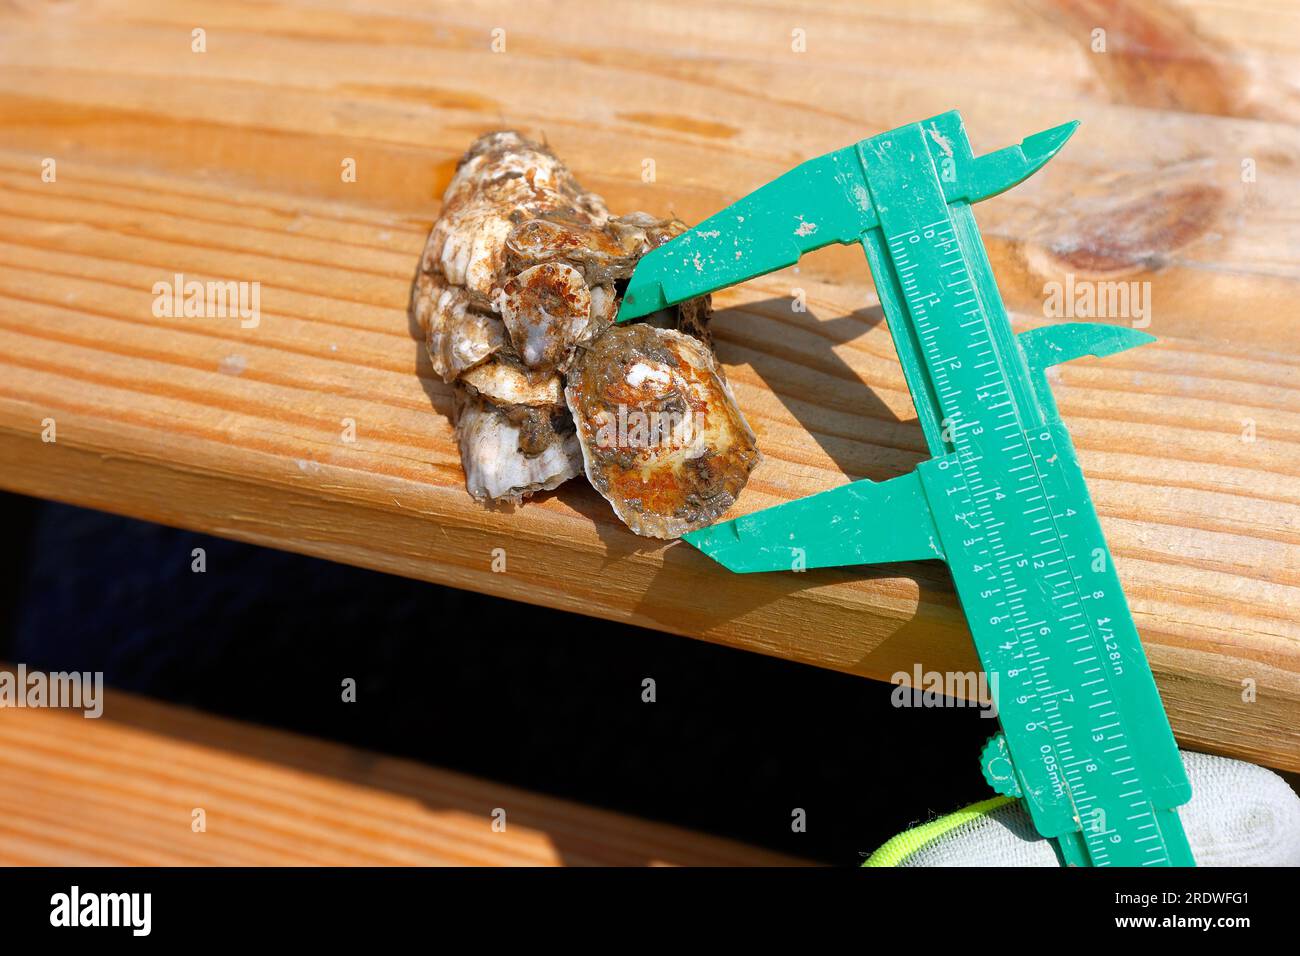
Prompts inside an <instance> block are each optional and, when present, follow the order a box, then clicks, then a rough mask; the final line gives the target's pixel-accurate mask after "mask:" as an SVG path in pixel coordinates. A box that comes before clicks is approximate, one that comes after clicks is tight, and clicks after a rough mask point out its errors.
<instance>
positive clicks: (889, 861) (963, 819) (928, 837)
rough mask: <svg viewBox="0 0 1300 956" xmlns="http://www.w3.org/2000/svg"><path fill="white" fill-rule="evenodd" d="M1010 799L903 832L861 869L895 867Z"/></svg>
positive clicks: (976, 805) (983, 804)
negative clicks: (929, 844)
mask: <svg viewBox="0 0 1300 956" xmlns="http://www.w3.org/2000/svg"><path fill="white" fill-rule="evenodd" d="M1014 799H1015V798H1014V797H990V798H989V799H988V800H981V801H980V802H979V803H972V804H971V805H970V806H969V807H962V808H961V809H960V810H958V811H956V812H955V813H950V814H948V815H947V816H942V817H939V818H938V819H937V820H931V821H930V822H929V823H923V824H921V825H920V826H919V827H912V829H910V830H904V831H903V832H902V833H900V834H898V836H896V837H893V838H891V839H890V840H889V841H888V842H887V843H885V844H884V845H883V846H882V847H881V848H880V849H878V850H877V851H876V852H875V853H873V854H871V856H869V857H867V859H866V862H864V863H863V864H862V865H863V866H898V865H899V864H900V863H902V862H903V861H904V860H906V859H907V858H908V857H909V856H911V855H912V854H913V853H915V852H916V851H917V850H919V849H921V848H922V847H923V846H925V845H926V844H928V843H931V842H933V841H934V840H937V839H938V838H939V837H941V836H943V835H944V834H945V833H947V832H949V831H950V830H955V829H956V828H957V827H959V826H961V825H962V824H963V823H970V822H971V821H972V820H978V819H979V818H980V817H982V816H985V815H987V814H989V813H992V812H993V811H994V810H996V809H997V808H998V807H1002V806H1006V805H1007V804H1008V803H1010V802H1011V801H1012V800H1014Z"/></svg>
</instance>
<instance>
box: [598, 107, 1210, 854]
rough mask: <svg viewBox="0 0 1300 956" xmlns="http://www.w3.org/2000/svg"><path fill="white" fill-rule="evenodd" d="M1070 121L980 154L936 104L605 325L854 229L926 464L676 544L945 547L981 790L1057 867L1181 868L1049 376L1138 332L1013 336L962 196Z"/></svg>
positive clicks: (710, 231)
mask: <svg viewBox="0 0 1300 956" xmlns="http://www.w3.org/2000/svg"><path fill="white" fill-rule="evenodd" d="M1073 128H1074V124H1069V125H1067V126H1063V127H1059V128H1057V129H1055V130H1048V131H1046V132H1044V133H1040V134H1038V135H1037V136H1033V137H1030V138H1029V139H1027V140H1025V142H1024V143H1022V144H1021V145H1020V146H1018V147H1011V148H1010V149H1007V150H1001V151H999V152H997V153H993V154H990V155H988V156H983V157H980V158H978V159H976V158H975V157H973V156H972V154H971V151H970V146H969V142H968V141H967V139H966V134H965V130H964V128H963V127H962V123H961V119H960V117H959V116H958V115H957V114H956V113H945V114H943V115H941V116H937V117H934V118H933V119H930V120H927V121H925V122H924V123H916V124H912V125H909V126H904V127H901V128H900V129H897V130H893V131H890V132H888V133H883V134H881V135H880V136H876V137H873V138H872V139H868V140H864V141H862V142H861V143H858V144H856V145H855V146H851V147H848V148H846V149H843V150H838V151H836V152H834V153H830V154H828V155H826V156H823V157H821V158H820V159H816V160H812V161H810V162H808V163H804V164H803V165H802V166H799V167H797V168H796V169H794V170H792V171H791V172H790V173H788V174H786V175H785V176H783V177H781V178H780V179H778V180H776V181H774V182H772V183H770V184H768V185H767V186H765V187H763V188H762V189H759V190H757V191H756V192H755V193H753V194H751V195H750V196H748V197H746V198H745V199H743V200H741V201H740V202H738V203H736V204H734V205H733V206H731V207H729V208H728V209H725V210H723V211H722V212H720V213H718V214H717V215H715V216H712V217H710V218H709V219H708V220H706V221H705V222H703V223H701V224H700V225H699V226H697V227H696V228H695V229H693V230H691V231H689V232H687V233H686V234H685V235H683V236H681V237H679V238H678V239H676V240H674V241H673V242H671V243H669V244H668V245H666V246H663V247H661V248H660V249H658V250H655V252H652V253H651V254H650V255H648V256H646V257H645V259H643V260H642V262H641V264H640V265H639V266H638V268H637V271H636V273H635V275H634V276H633V278H632V281H631V283H630V284H629V288H628V292H627V295H626V297H625V299H624V304H623V308H622V309H621V310H620V313H619V320H620V321H623V320H626V319H628V318H633V317H635V316H638V315H644V314H646V313H647V312H650V311H653V310H654V309H655V308H659V307H662V306H663V305H665V304H671V303H673V302H679V301H682V300H683V299H686V298H690V297H692V296H695V295H701V294H703V293H705V292H710V291H713V290H715V289H718V288H722V287H723V286H726V285H731V284H733V283H735V282H739V281H744V280H745V279H748V278H751V277H753V276H757V275H761V274H763V273H766V272H770V271H772V270H773V269H777V268H781V267H783V266H786V265H790V264H792V263H793V262H795V261H797V259H798V258H799V256H800V255H801V254H802V253H804V252H807V251H810V250H811V249H815V248H818V247H820V246H823V245H827V244H829V243H832V242H840V243H847V242H861V243H862V245H863V248H864V249H865V251H866V255H867V260H868V263H869V264H870V266H871V271H872V274H873V276H874V277H875V280H876V288H877V292H878V293H879V296H880V301H881V305H882V307H883V309H884V312H885V315H886V318H887V320H888V323H889V328H890V332H891V334H892V336H893V339H894V343H895V347H896V349H897V351H898V356H899V361H900V363H901V364H902V366H903V371H904V373H905V375H906V377H907V382H908V387H909V389H910V390H911V392H912V398H913V402H914V404H915V406H916V410H917V417H918V419H919V420H920V423H921V428H922V431H923V432H924V434H925V439H926V443H927V446H928V447H929V450H930V453H931V455H932V456H933V457H932V458H931V459H930V460H928V461H925V462H923V463H922V464H921V465H919V466H918V467H917V469H916V471H915V472H913V473H912V474H909V475H903V476H901V477H899V478H895V479H893V480H891V481H886V482H880V483H875V482H870V481H858V482H853V483H851V484H848V485H845V486H843V487H841V488H836V489H832V490H831V491H828V492H823V493H822V494H819V495H814V496H812V497H810V498H805V499H802V500H799V501H793V502H789V503H787V504H785V505H780V506H778V507H776V508H769V509H767V510H765V511H760V512H757V513H755V514H752V515H747V516H745V517H743V518H738V519H736V520H734V521H729V522H724V523H722V524H718V525H715V526H713V527H711V528H706V529H703V530H701V531H698V532H694V533H692V534H690V535H687V536H686V537H687V540H688V541H690V542H691V543H692V544H693V545H695V546H696V547H698V548H700V549H701V550H702V551H704V552H705V553H707V554H709V555H711V556H712V557H714V558H715V559H717V560H718V561H720V562H722V563H723V564H724V565H726V566H727V567H728V568H730V569H732V570H733V571H764V570H783V569H790V568H792V567H794V566H795V565H796V561H797V563H799V564H802V565H803V566H805V567H808V568H814V567H827V566H834V565H845V564H865V563H874V562H883V561H900V560H912V559H918V558H942V559H945V560H947V562H948V564H949V566H950V568H951V570H952V574H953V580H954V582H955V584H956V588H957V594H958V597H959V598H960V600H961V604H962V608H963V610H964V611H965V614H966V618H967V621H968V623H969V625H970V629H971V635H972V637H973V639H974V641H975V645H976V649H977V651H978V653H979V657H980V662H981V664H982V666H983V667H984V670H985V672H986V673H987V674H988V675H989V679H990V681H991V682H992V684H993V691H994V702H995V704H996V706H997V708H998V716H999V719H1000V721H1001V724H1002V728H1003V733H1002V734H1000V735H998V736H997V737H995V738H994V739H992V740H991V741H990V742H989V744H988V746H987V747H986V748H985V751H984V754H983V758H982V759H983V767H984V773H985V776H986V778H987V779H988V780H989V782H990V784H991V785H992V786H993V787H994V788H995V789H997V790H998V791H999V792H1002V793H1006V794H1010V795H1013V796H1017V797H1021V798H1022V799H1024V801H1025V803H1026V806H1027V807H1028V809H1029V812H1030V815H1031V817H1032V819H1033V821H1034V825H1035V827H1036V828H1037V829H1038V831H1039V832H1040V833H1042V834H1043V835H1044V836H1048V837H1052V838H1054V839H1055V840H1056V841H1057V845H1058V847H1059V849H1060V857H1061V860H1062V862H1064V863H1068V864H1072V865H1093V866H1107V865H1132V866H1154V865H1190V864H1191V863H1192V857H1191V852H1190V849H1189V848H1188V845H1187V840H1186V837H1185V836H1184V834H1183V831H1182V827H1181V824H1180V823H1179V820H1178V815H1177V812H1176V810H1175V808H1176V807H1177V806H1179V805H1181V804H1183V803H1185V802H1186V801H1187V800H1188V799H1189V798H1190V795H1191V790H1190V787H1189V785H1188V783H1187V778H1186V775H1185V773H1184V771H1183V767H1182V763H1181V760H1180V758H1179V755H1178V750H1177V747H1176V745H1175V743H1174V740H1173V735H1172V733H1171V732H1170V730H1169V724H1168V721H1167V719H1166V717H1165V714H1164V711H1163V709H1162V708H1161V705H1160V698H1159V696H1158V694H1157V692H1156V687H1155V682H1154V680H1153V679H1152V677H1151V671H1150V668H1149V666H1148V665H1147V661H1146V657H1145V655H1144V654H1143V652H1142V647H1141V644H1140V642H1139V640H1138V636H1137V631H1136V629H1135V628H1134V626H1133V621H1132V615H1131V613H1130V612H1129V609H1128V605H1127V602H1126V601H1125V599H1124V595H1123V591H1122V590H1121V587H1120V582H1119V579H1118V577H1117V576H1116V574H1115V570H1114V567H1113V565H1112V562H1111V557H1110V552H1109V550H1108V549H1107V547H1106V542H1105V539H1104V538H1103V536H1102V533H1101V527H1100V524H1099V523H1098V521H1097V515H1096V510H1095V508H1094V507H1093V504H1092V500H1091V498H1090V497H1089V495H1088V490H1087V487H1086V486H1085V485H1084V482H1083V475H1082V472H1081V471H1080V470H1079V466H1078V462H1077V460H1076V458H1075V454H1074V448H1073V445H1072V444H1071V443H1070V440H1069V436H1068V434H1067V433H1066V431H1065V428H1064V426H1063V425H1062V423H1061V420H1060V416H1059V414H1058V413H1057V409H1056V404H1055V401H1054V400H1053V398H1052V395H1051V390H1050V388H1049V387H1048V384H1047V378H1046V375H1045V374H1044V370H1045V369H1046V368H1047V367H1048V366H1050V365H1053V364H1056V363H1058V362H1063V361H1066V360H1068V359H1071V358H1075V357H1078V356H1080V355H1086V354H1092V355H1108V354H1111V353H1113V352H1116V351H1120V350H1121V349H1125V348H1130V347H1132V346H1134V345H1138V344H1141V343H1143V342H1147V341H1151V338H1150V336H1147V335H1145V334H1143V333H1140V332H1135V331H1133V330H1131V329H1126V328H1119V327H1110V326H1102V325H1089V324H1077V323H1070V324H1065V325H1057V326H1049V327H1044V328H1041V329H1036V330H1033V331H1030V332H1025V333H1022V334H1020V335H1019V336H1016V335H1014V334H1013V332H1012V330H1011V325H1010V322H1009V320H1008V318H1007V314H1006V309H1005V307H1004V306H1003V304H1002V300H1001V296H1000V295H999V294H998V290H997V286H996V283H995V282H994V279H993V272H992V267H991V266H990V264H989V261H988V258H987V255H986V254H985V252H984V246H983V243H982V241H981V240H980V236H979V230H978V228H977V226H976V224H975V219H974V215H973V213H972V211H971V203H974V202H978V201H979V200H981V199H985V198H987V197H989V196H991V195H995V194H996V193H998V192H1001V191H1003V190H1005V189H1007V188H1010V187H1011V186H1013V185H1015V184H1016V183H1017V182H1019V181H1021V180H1022V179H1024V178H1026V177H1027V176H1029V175H1030V174H1032V173H1033V172H1034V171H1035V170H1037V169H1038V168H1040V167H1041V166H1042V165H1043V164H1044V163H1045V162H1047V160H1048V159H1050V158H1051V156H1052V155H1054V154H1055V153H1056V151H1057V150H1058V149H1059V148H1060V147H1061V145H1062V144H1064V142H1065V140H1066V139H1067V138H1068V137H1069V135H1070V133H1071V132H1072V131H1073Z"/></svg>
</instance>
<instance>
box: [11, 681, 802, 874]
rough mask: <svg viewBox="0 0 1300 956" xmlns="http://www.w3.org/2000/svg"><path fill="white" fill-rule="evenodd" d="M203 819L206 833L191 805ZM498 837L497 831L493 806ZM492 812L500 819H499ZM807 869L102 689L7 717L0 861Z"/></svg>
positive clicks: (739, 847)
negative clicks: (498, 825)
mask: <svg viewBox="0 0 1300 956" xmlns="http://www.w3.org/2000/svg"><path fill="white" fill-rule="evenodd" d="M196 809H201V810H203V826H204V828H205V829H204V830H203V831H202V832H196V831H195V829H194V820H195V815H194V810H196ZM498 809H499V810H504V811H505V818H504V820H505V828H504V830H501V829H494V827H493V823H494V816H493V814H494V811H497V810H498ZM498 816H499V815H498ZM801 862H803V861H799V860H796V859H793V858H791V857H788V856H783V855H781V854H778V853H772V852H770V851H767V850H762V849H758V848H756V847H750V846H746V845H744V844H741V843H737V842H735V841H731V840H723V839H719V838H717V837H714V836H709V835H706V834H702V833H693V832H691V831H688V830H683V829H680V828H678V827H673V826H668V825H666V824H662V823H654V822H651V821H647V820H641V819H637V818H635V817H629V816H625V815H622V814H618V813H611V812H608V811H605V810H597V809H594V808H591V807H585V806H582V805H580V804H575V803H572V802H570V801H567V800H559V799H555V798H553V797H548V796H544V795H541V794H536V793H531V792H528V791H525V790H520V789H518V788H516V787H509V786H504V785H501V784H497V783H494V782H492V781H489V780H482V779H478V778H474V777H468V776H465V775H463V774H458V773H452V772H449V771H446V770H440V769H437V768H433V767H429V766H425V765H423V764H419V763H416V762H415V761H411V760H401V759H398V758H395V757H388V756H384V755H382V754H376V753H368V752H366V751H363V750H357V749H355V748H352V747H344V746H341V745H338V744H333V743H327V742H325V741H320V740H314V739H311V738H308V737H302V736H299V735H297V734H290V733H284V732H282V731H276V730H269V729H267V728H264V727H256V726H253V725H250V724H244V723H239V722H237V721H232V720H225V719H221V718H216V717H212V716H208V715H205V714H199V713H197V712H195V711H191V710H187V709H184V708H179V707H172V706H168V705H164V704H158V703H155V702H152V701H148V700H145V699H143V698H139V697H135V696H132V695H129V694H124V693H118V692H114V691H108V692H106V693H105V697H104V716H103V717H101V718H99V719H87V718H83V717H82V716H81V714H80V713H79V712H72V711H63V710H48V709H46V710H40V709H6V710H4V711H3V712H0V865H4V866H119V865H131V866H193V865H197V866H308V865H310V866H316V865H320V866H358V865H361V866H646V865H651V866H656V865H668V866H789V865H794V864H799V863H801Z"/></svg>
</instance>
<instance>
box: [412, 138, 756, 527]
mask: <svg viewBox="0 0 1300 956" xmlns="http://www.w3.org/2000/svg"><path fill="white" fill-rule="evenodd" d="M685 230H686V225H685V224H684V223H682V222H680V221H678V220H675V219H670V220H663V219H657V218H655V217H654V216H651V215H649V214H647V213H631V214H629V215H626V216H619V217H611V216H610V214H609V211H608V210H607V209H606V208H605V203H604V201H603V200H602V199H601V198H600V197H599V196H596V195H595V194H593V193H588V192H586V191H585V190H583V189H582V187H581V186H579V185H578V183H577V181H576V180H575V179H574V178H573V176H572V174H571V173H570V172H569V171H568V169H567V168H566V167H565V166H564V164H563V163H561V162H560V161H559V160H558V159H557V158H556V157H555V155H554V154H553V153H552V152H551V151H550V150H549V149H547V148H546V147H544V146H541V145H539V144H537V143H534V142H531V141H529V140H527V139H525V138H523V137H522V136H520V135H519V134H518V133H513V132H499V133H490V134H488V135H486V136H483V137H481V138H479V139H478V140H477V141H476V142H475V143H474V144H473V145H472V146H471V147H470V149H469V150H468V152H466V154H465V156H464V157H463V158H462V159H461V162H460V164H459V165H458V167H457V169H456V173H455V175H454V176H453V177H452V180H451V183H450V184H449V185H448V187H447V191H446V193H445V195H444V197H443V210H442V215H441V216H440V217H439V218H438V221H437V222H436V223H434V226H433V228H432V230H431V231H430V233H429V239H428V242H427V243H426V245H425V249H424V254H423V255H422V257H421V260H420V269H419V271H418V272H417V275H416V278H415V282H414V284H413V286H412V290H411V314H412V316H413V318H414V319H415V320H416V322H417V323H418V325H419V327H420V329H421V330H422V331H423V334H424V339H425V344H426V346H427V348H428V351H429V357H430V361H431V362H432V365H433V368H434V371H435V372H437V374H438V375H439V376H441V377H442V379H443V381H445V382H448V383H450V384H451V387H452V389H453V390H454V392H455V396H456V410H457V413H456V432H457V438H458V441H459V444H460V453H461V460H462V462H463V464H464V467H465V483H466V487H467V488H468V489H469V492H470V494H472V495H473V496H474V497H475V498H477V499H479V500H482V501H485V502H492V501H520V500H522V499H524V498H526V497H528V496H529V495H531V494H534V493H536V492H537V491H541V490H545V489H550V488H554V487H556V486H558V485H559V484H561V483H562V482H564V481H566V480H567V479H568V478H571V477H573V476H575V475H577V474H579V473H580V472H581V471H582V470H584V468H585V469H586V471H587V473H588V475H589V476H590V477H591V480H592V482H593V484H596V485H597V487H598V488H599V489H600V490H601V493H602V494H604V495H605V496H606V497H607V498H608V499H609V500H610V502H611V504H613V506H614V510H615V513H616V514H618V515H619V517H620V518H622V519H623V520H624V521H625V522H627V524H628V525H629V526H630V527H631V528H632V529H633V530H634V531H637V532H638V533H641V534H650V535H655V536H658V537H674V536H676V535H678V534H681V533H682V532H683V531H685V530H688V529H689V528H693V527H699V526H701V525H703V524H707V523H708V522H709V521H712V520H713V519H714V518H716V517H717V516H718V515H720V514H721V513H722V512H723V511H725V510H726V509H727V507H729V506H730V504H731V502H732V501H733V500H734V499H735V495H736V494H738V493H739V491H740V488H741V487H743V486H744V484H745V481H746V479H747V477H748V474H749V470H750V469H751V468H752V467H753V464H754V462H756V461H757V451H756V450H755V449H754V447H753V434H752V433H751V432H750V431H749V428H748V426H747V425H746V424H745V422H744V419H743V418H742V417H741V416H740V412H739V410H738V409H736V407H735V403H734V401H733V400H732V399H731V395H730V392H729V391H728V390H727V388H726V384H725V382H724V381H723V379H722V375H721V372H720V371H719V370H718V369H717V368H716V366H715V365H714V363H713V360H712V356H711V354H710V352H709V349H708V344H707V343H708V341H709V337H708V330H707V322H708V319H709V315H710V306H709V299H708V297H707V296H706V297H704V298H701V299H696V300H693V301H691V302H688V303H682V304H681V305H680V306H676V307H673V308H671V309H665V310H663V311H662V312H660V313H656V314H655V315H654V316H649V317H647V319H646V320H645V324H642V325H640V326H637V327H636V328H637V329H641V330H642V331H632V330H628V329H618V328H613V322H614V316H615V315H616V314H617V311H618V303H619V296H620V291H621V289H622V288H623V283H624V282H625V281H626V279H627V278H628V277H629V276H631V274H632V271H633V270H634V269H635V267H636V263H637V261H638V260H639V259H640V258H641V256H643V255H645V254H646V253H647V252H649V251H650V250H652V249H654V248H656V247H657V246H659V245H662V244H663V243H665V242H667V241H669V240H670V239H672V238H673V237H675V236H677V235H680V234H681V233H682V232H684V231H685ZM652 326H656V327H652ZM676 330H681V332H684V333H687V334H686V335H679V334H678V332H677V331H676ZM689 336H694V338H690V337H689ZM606 339H609V341H608V342H606ZM629 349H640V350H641V352H638V353H637V354H642V353H643V354H642V358H643V359H644V361H643V362H642V364H643V365H644V366H645V367H646V368H650V367H651V366H650V365H648V364H646V363H649V362H655V361H661V364H664V367H665V368H666V369H668V372H664V373H663V374H666V375H667V376H668V380H671V381H672V382H673V383H674V388H675V389H677V392H676V393H675V397H674V396H673V395H668V394H663V395H659V394H657V393H653V391H654V390H653V381H654V379H655V375H658V374H660V372H659V371H658V370H657V367H656V369H655V370H654V374H652V375H650V377H649V378H647V379H644V380H643V381H640V385H641V389H640V391H637V390H636V389H633V390H632V392H629V393H628V394H627V395H624V396H623V397H624V398H629V399H632V400H634V402H639V403H641V405H642V406H645V407H646V408H649V407H651V406H654V407H656V408H660V407H661V406H662V409H666V408H668V406H670V405H673V404H674V403H677V404H683V405H689V406H690V407H691V408H693V409H699V410H702V411H703V412H704V414H705V421H707V422H708V428H707V429H706V430H705V431H704V432H703V433H702V434H701V436H699V437H698V438H697V439H692V440H693V441H694V444H693V445H692V446H691V447H690V448H689V449H678V450H677V451H676V452H672V453H656V454H653V455H649V456H646V457H643V458H641V459H638V462H639V464H636V469H639V471H637V470H636V469H634V468H633V467H632V459H633V458H635V457H636V455H635V454H634V451H635V450H631V449H627V448H624V449H622V450H621V453H620V454H613V453H611V452H610V450H609V449H605V448H603V447H601V446H600V444H599V442H597V441H595V437H594V436H595V435H596V432H597V431H598V430H599V429H598V426H593V423H592V421H591V420H588V419H587V418H586V417H585V416H590V415H599V414H602V413H603V414H606V415H608V414H609V404H608V403H609V402H610V401H617V395H616V394H615V392H614V391H611V390H610V388H609V387H606V386H610V385H611V384H612V383H613V381H614V373H613V372H612V371H610V370H612V369H614V368H615V366H616V365H617V364H618V357H619V356H622V355H625V354H631V353H630V352H628V350H629ZM656 355H657V356H659V358H654V356H656ZM581 370H585V371H581ZM637 374H641V373H637ZM634 377H635V376H634ZM566 378H567V379H568V384H569V387H570V390H571V393H572V394H571V395H570V396H569V397H568V400H567V402H566V393H565V384H566ZM622 380H623V381H625V383H626V375H625V376H624V378H623V379H622ZM602 383H604V384H602ZM647 389H649V391H646V390H647ZM652 393H653V394H652ZM656 403H657V404H656ZM638 407H641V406H638ZM570 409H575V410H576V411H577V414H578V416H579V421H578V423H577V431H575V422H574V417H573V414H572V413H571V411H570ZM662 409H661V410H662ZM584 434H585V435H587V436H588V437H587V438H585V439H583V440H581V441H580V439H579V436H580V435H584ZM661 451H662V450H661ZM584 454H585V455H586V461H585V462H584ZM629 456H631V457H629ZM634 473H635V474H641V475H643V476H644V479H645V480H642V481H641V483H640V485H639V486H638V485H637V484H636V482H635V481H634V480H633V476H634ZM646 485H653V488H650V489H648V488H647V487H645V486H646Z"/></svg>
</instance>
